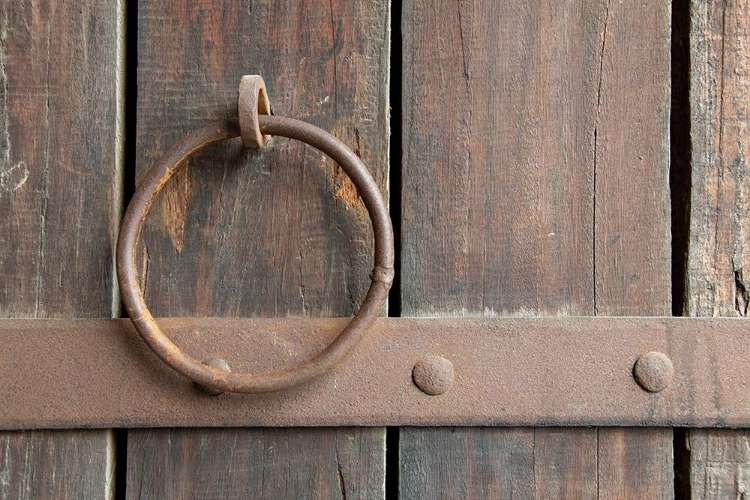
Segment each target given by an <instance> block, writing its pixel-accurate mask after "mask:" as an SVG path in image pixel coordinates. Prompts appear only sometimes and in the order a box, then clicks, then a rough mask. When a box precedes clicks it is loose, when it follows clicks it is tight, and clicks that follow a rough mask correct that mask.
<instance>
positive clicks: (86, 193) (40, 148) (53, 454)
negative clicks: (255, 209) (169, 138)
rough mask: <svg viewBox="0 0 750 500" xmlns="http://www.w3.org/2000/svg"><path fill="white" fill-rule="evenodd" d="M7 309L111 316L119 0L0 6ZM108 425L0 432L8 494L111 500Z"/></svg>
mask: <svg viewBox="0 0 750 500" xmlns="http://www.w3.org/2000/svg"><path fill="white" fill-rule="evenodd" d="M0 5H1V6H0V214H2V217H1V218H0V316H3V317H38V318H44V317H111V316H112V314H113V313H117V311H116V310H113V304H115V303H116V302H117V300H115V297H116V295H115V294H114V292H113V290H114V281H113V272H112V271H113V258H112V248H113V246H114V245H113V242H114V238H115V236H116V228H117V224H118V222H119V218H120V211H121V206H120V196H121V195H120V177H121V172H120V171H119V170H118V168H119V158H118V155H119V144H118V132H119V131H118V126H119V125H118V123H119V122H118V119H119V112H118V108H117V102H118V99H117V93H118V91H119V88H118V78H119V76H120V75H119V67H118V57H119V50H120V47H119V45H118V43H119V41H118V36H119V34H120V30H119V27H118V26H119V21H120V12H119V10H118V5H117V2H115V1H108V0H101V1H95V2H87V1H83V0H73V1H65V2H63V1H58V0H53V1H48V2H24V1H14V0H11V1H5V2H2V4H0ZM112 453H113V445H112V443H111V436H110V434H109V433H108V432H107V431H90V432H85V431H75V432H73V431H71V432H29V433H3V434H0V498H8V499H11V498H13V499H15V498H105V497H107V496H108V495H110V494H111V493H112V490H111V481H110V479H111V475H112V473H113V466H114V464H113V457H112Z"/></svg>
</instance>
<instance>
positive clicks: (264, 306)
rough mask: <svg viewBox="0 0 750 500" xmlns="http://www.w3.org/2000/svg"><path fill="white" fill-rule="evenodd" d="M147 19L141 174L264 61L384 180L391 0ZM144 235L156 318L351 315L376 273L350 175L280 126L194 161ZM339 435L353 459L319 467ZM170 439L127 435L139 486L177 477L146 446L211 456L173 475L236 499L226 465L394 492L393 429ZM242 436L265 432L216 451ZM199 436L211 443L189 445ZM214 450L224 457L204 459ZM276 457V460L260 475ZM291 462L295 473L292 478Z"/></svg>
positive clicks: (175, 10)
mask: <svg viewBox="0 0 750 500" xmlns="http://www.w3.org/2000/svg"><path fill="white" fill-rule="evenodd" d="M138 18H139V19H138V51H139V60H138V122H137V123H138V126H137V146H138V153H137V163H138V171H139V172H140V173H142V172H143V170H144V168H146V167H147V166H148V165H149V163H151V162H152V161H153V160H155V159H156V158H157V157H158V156H160V155H161V154H162V153H164V152H165V151H166V149H167V148H168V147H169V146H170V145H171V144H172V143H173V142H174V141H175V140H176V139H177V138H179V137H181V136H182V135H183V134H184V133H185V132H186V131H188V130H191V129H193V128H194V127H197V126H198V125H200V124H202V123H205V122H206V121H208V120H211V119H215V118H222V117H229V116H231V115H233V114H234V113H236V109H235V108H236V99H237V87H238V85H239V81H240V77H241V76H242V75H243V74H260V75H262V76H263V78H264V79H265V82H266V85H267V87H268V93H269V96H270V99H271V102H272V105H273V108H274V112H275V113H276V114H278V115H283V116H289V117H293V118H298V119H302V120H305V121H309V122H311V123H313V124H315V125H317V126H319V127H321V128H323V129H325V130H328V131H331V132H332V133H333V134H334V135H336V136H337V137H338V138H339V139H341V140H342V141H343V142H344V143H346V144H347V145H349V146H350V147H351V148H352V149H353V150H354V151H355V152H356V153H357V154H358V155H359V156H360V157H361V158H362V159H363V161H364V163H365V164H366V165H367V166H368V167H369V168H370V170H371V172H372V173H373V175H374V177H375V179H376V181H377V182H378V184H379V185H380V187H381V189H382V191H383V193H384V194H386V193H387V188H388V158H387V154H388V121H387V116H388V115H387V113H388V103H387V96H388V61H389V47H390V44H389V22H390V19H389V7H388V3H387V2H370V1H364V0H362V1H356V2H346V1H332V2H329V3H326V4H318V3H315V2H310V1H307V2H298V1H292V0H275V1H272V2H249V1H246V2H234V1H230V0H226V1H223V2H218V3H217V2H186V1H180V0H177V1H172V2H158V1H140V2H139V6H138ZM143 241H144V244H143V246H142V254H141V262H142V269H143V275H142V281H143V283H144V286H145V295H146V301H147V303H148V304H149V306H150V307H151V310H152V312H153V313H154V315H155V316H164V315H174V316H253V315H257V316H265V317H273V316H282V317H284V316H349V315H352V314H353V313H354V312H355V311H356V310H357V309H358V308H359V303H360V301H361V300H362V299H363V298H364V295H365V292H366V290H367V287H368V286H369V283H370V280H369V277H368V274H369V271H370V270H371V268H372V251H373V250H372V249H373V246H372V236H371V231H370V223H369V221H368V219H367V214H366V211H365V208H364V205H363V204H362V203H361V200H360V199H359V198H358V197H357V195H356V191H355V190H354V188H353V185H352V184H351V183H350V182H349V181H348V180H347V179H346V178H345V176H344V174H343V172H342V171H341V170H340V169H339V168H338V167H337V166H336V165H334V164H333V163H332V162H331V161H330V160H328V159H327V158H326V157H324V156H323V155H322V154H320V153H318V152H317V151H315V150H312V149H311V148H307V147H305V146H304V145H302V144H300V143H296V142H290V141H288V140H286V139H281V138H278V139H274V140H273V142H272V143H271V144H270V145H269V146H268V147H267V148H266V149H264V150H263V151H259V152H254V153H252V152H246V151H243V150H242V149H241V147H240V145H239V143H238V142H237V141H234V142H232V143H228V144H225V145H221V146H219V147H216V148H214V149H213V150H212V151H211V152H208V153H206V154H204V155H201V156H200V157H199V158H197V159H195V160H194V161H191V162H190V163H189V164H188V168H187V169H185V170H183V171H182V172H180V173H178V174H177V176H176V178H174V179H172V180H171V181H170V184H169V185H167V187H166V188H165V193H164V194H163V196H161V198H160V199H159V200H157V201H156V205H155V207H154V209H153V210H152V213H151V214H150V216H149V218H148V219H147V221H146V227H145V230H144V236H143ZM227 361H228V362H229V363H230V365H231V364H232V359H228V360H227ZM347 432H348V433H349V434H346V433H347ZM344 435H346V436H351V438H352V439H353V442H352V443H348V444H347V445H346V446H347V447H346V450H350V451H347V452H346V453H347V454H348V456H347V459H346V462H345V464H346V465H345V466H343V465H342V468H341V469H340V471H339V473H338V474H336V473H330V474H329V473H321V472H319V471H323V470H325V471H328V472H330V471H335V470H336V468H335V466H334V465H333V464H335V463H336V462H337V457H336V452H337V450H339V448H340V447H337V446H334V445H332V444H331V443H332V442H334V441H335V440H336V439H339V440H341V439H343V437H342V436H344ZM171 437H172V434H170V432H169V431H162V432H142V431H134V432H131V433H130V435H129V439H128V449H129V455H130V456H131V457H132V458H131V459H129V465H128V477H129V478H130V479H129V483H128V495H129V496H130V498H135V497H141V498H152V497H153V495H155V494H156V492H158V491H164V488H168V483H166V482H167V481H171V478H170V477H169V476H167V475H164V474H161V473H160V472H159V469H157V468H147V469H146V470H145V471H143V473H142V474H140V473H138V472H137V471H136V470H134V467H135V466H134V465H133V464H135V463H136V460H137V459H136V458H135V455H134V454H137V450H141V449H144V448H145V447H148V448H149V449H153V450H156V451H155V453H158V460H159V461H164V462H166V463H179V464H181V468H184V469H185V470H195V469H197V468H203V469H202V470H203V471H204V472H205V474H203V475H188V474H186V475H184V476H182V477H181V478H180V481H181V483H180V486H179V488H184V491H191V490H203V491H205V492H206V493H205V495H204V497H205V498H226V497H225V496H224V494H223V491H224V490H222V486H221V485H220V484H219V482H216V481H221V479H220V478H219V476H218V475H219V474H220V471H225V470H227V469H228V468H229V467H231V468H232V470H233V474H236V477H242V476H245V477H242V481H243V484H247V485H254V486H255V488H256V489H255V491H258V488H260V487H261V485H262V488H263V492H264V495H266V497H268V498H284V497H287V495H288V494H289V492H290V491H294V492H296V493H295V496H297V497H300V498H305V497H308V496H312V497H324V498H325V497H327V494H326V492H329V491H334V492H337V494H338V492H339V483H340V482H345V483H346V485H347V488H348V490H347V498H354V497H356V495H355V496H352V495H354V494H353V493H352V494H350V493H349V492H350V491H353V492H356V491H362V492H365V493H363V495H364V496H366V497H370V498H373V497H382V496H383V495H384V491H383V483H384V479H383V474H384V466H385V464H384V459H385V457H384V454H383V446H384V439H385V430H384V429H377V430H373V431H370V432H352V431H331V430H315V429H310V430H305V431H298V430H294V429H283V430H277V431H269V430H262V429H257V430H253V429H244V430H238V431H236V432H233V433H231V434H227V433H226V432H225V431H197V430H196V431H195V432H184V433H181V434H180V440H181V443H182V444H181V445H180V446H179V447H178V448H173V447H170V446H169V444H168V443H169V440H170V438H171ZM235 439H239V440H240V441H242V442H248V443H258V442H263V443H264V445H263V446H264V447H265V451H264V450H263V449H262V448H260V447H257V446H256V447H255V448H253V449H252V450H250V451H247V452H243V453H242V454H240V455H234V456H231V455H227V454H223V453H219V450H223V449H225V448H226V447H227V446H229V445H230V444H231V443H230V440H231V441H232V442H233V441H234V440H235ZM346 439H349V437H347V438H346ZM199 447H202V448H201V449H202V451H201V454H203V455H200V454H196V455H187V456H185V457H181V456H180V455H179V453H181V450H183V449H197V448H199ZM268 450H275V451H274V452H273V454H269V451H268ZM339 453H343V452H342V451H340V450H339ZM207 455H208V456H212V457H215V459H214V460H212V462H211V463H210V464H206V463H202V462H201V463H198V462H199V461H201V460H202V458H201V457H202V456H207ZM339 458H341V457H340V456H339ZM342 464H343V462H342ZM272 468H279V469H280V470H277V471H274V472H272V473H268V472H267V473H266V475H268V474H271V475H268V477H267V478H266V479H265V480H264V473H263V470H264V469H266V470H270V469H272ZM285 475H290V476H295V477H296V479H295V480H294V487H292V486H290V485H289V484H287V482H286V477H287V476H285ZM377 476H380V477H378V479H377V480H376V481H375V482H374V483H372V484H366V482H368V481H369V479H367V478H370V477H377ZM135 478H137V480H136V479H135ZM206 478H215V479H206ZM136 481H137V483H136ZM136 484H137V486H136ZM141 485H142V486H143V487H144V489H141ZM136 487H137V488H138V489H137V490H136V489H135V488H136ZM226 492H227V494H228V495H229V496H230V497H231V496H232V494H233V493H234V494H236V495H237V497H242V498H244V497H245V495H246V493H247V492H246V491H244V490H242V489H239V490H231V489H227V490H226ZM342 493H343V492H342ZM370 493H371V495H370Z"/></svg>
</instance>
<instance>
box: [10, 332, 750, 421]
mask: <svg viewBox="0 0 750 500" xmlns="http://www.w3.org/2000/svg"><path fill="white" fill-rule="evenodd" d="M158 321H159V323H160V324H161V325H162V327H163V329H164V330H165V332H167V334H168V335H169V336H170V337H171V338H172V339H173V340H174V341H175V342H176V343H177V344H178V345H180V346H181V347H182V348H184V349H185V350H186V351H187V352H189V353H190V354H191V355H193V356H195V357H197V358H199V359H205V358H211V357H219V358H223V359H226V360H227V361H228V362H229V363H230V365H231V366H232V368H233V369H234V370H238V371H253V372H258V373H259V372H261V371H269V370H279V369H283V368H285V367H291V366H294V365H295V364H298V363H300V362H302V361H304V360H306V359H309V358H310V357H311V356H312V355H313V354H314V353H316V352H318V351H319V350H321V349H323V348H324V347H325V346H326V345H327V344H328V343H329V342H330V341H331V340H332V339H333V338H334V337H335V336H336V335H337V334H338V332H339V331H340V329H341V328H342V327H343V326H344V325H345V324H346V322H347V321H348V320H347V319H223V318H181V319H161V320H158ZM748 330H750V322H748V321H747V320H743V319H717V318H711V319H695V318H604V317H595V318H585V317H578V318H503V319H466V318H430V319H427V318H424V319H409V318H382V319H378V320H377V321H376V322H375V324H374V325H373V327H372V329H371V330H370V331H369V332H368V334H367V335H366V337H365V339H364V340H363V341H362V342H361V343H360V344H359V345H357V347H356V348H355V349H354V350H353V352H352V353H351V355H350V356H349V357H348V358H347V359H346V360H345V361H344V362H343V363H342V364H340V365H339V366H337V367H336V368H335V369H334V370H333V371H331V372H330V373H328V374H326V375H323V376H321V377H319V378H317V379H314V380H313V381H311V382H309V383H307V384H305V385H302V386H299V387H296V388H293V389H289V390H284V391H280V392H273V393H265V394H246V395H239V394H223V395H221V396H218V397H211V396H207V395H206V394H204V393H202V392H200V391H198V390H196V389H195V388H194V387H193V385H192V384H191V382H189V381H188V380H186V379H185V378H183V377H182V376H180V375H179V374H177V373H176V372H174V371H172V370H171V369H169V368H168V367H167V366H166V365H164V364H163V363H161V362H160V361H159V360H158V359H157V358H156V356H155V355H154V354H153V353H152V352H151V351H150V350H149V349H148V348H147V347H146V346H145V345H144V344H143V342H142V341H141V339H140V338H139V337H138V335H137V334H136V333H135V331H134V330H133V327H132V326H131V324H130V321H129V320H127V319H124V320H0V367H2V369H1V370H2V371H1V373H0V375H1V376H0V429H3V430H11V429H39V428H84V427H85V428H89V427H173V426H178V427H187V426H189V427H224V426H332V425H333V426H335V425H365V426H370V425H389V426H390V425H451V426H454V425H455V426H464V425H535V426H536V425H605V426H607V425H636V426H640V425H648V426H675V425H679V426H701V427H703V426H723V427H741V426H750V369H748V367H749V366H750V349H748V335H747V334H748ZM652 351H658V352H660V353H663V354H665V355H666V356H667V357H668V358H669V359H670V360H671V362H672V365H673V367H674V375H673V376H672V378H671V382H670V383H669V385H668V386H667V387H666V389H664V390H662V391H661V392H656V393H653V392H647V391H646V390H644V389H643V388H641V386H640V385H639V384H638V383H637V382H636V381H635V379H634V376H633V367H634V365H635V364H636V361H637V360H638V359H639V357H641V356H642V355H643V354H645V353H648V352H652ZM437 356H440V357H442V358H445V359H447V360H448V361H450V364H452V365H453V371H454V380H453V382H452V383H450V380H441V379H440V374H439V373H438V376H437V379H434V377H433V379H431V378H430V373H431V372H430V369H429V367H430V366H432V365H430V363H432V362H433V361H434V360H435V359H437V360H438V363H437V364H436V365H435V366H437V367H438V368H444V366H443V365H441V362H444V360H441V359H440V358H439V357H437ZM418 364H419V365H420V368H419V370H418V372H419V373H418V376H417V378H419V379H420V383H421V384H422V385H423V389H426V390H428V392H430V391H431V392H441V391H443V390H445V389H446V388H447V391H445V392H444V393H442V394H440V395H428V394H427V393H425V392H423V391H422V390H420V389H419V388H418V387H417V386H416V385H415V383H414V377H413V372H414V366H415V365H418ZM425 366H426V367H427V368H425ZM448 366H449V365H448ZM425 374H426V375H425ZM424 377H426V379H425V378H424Z"/></svg>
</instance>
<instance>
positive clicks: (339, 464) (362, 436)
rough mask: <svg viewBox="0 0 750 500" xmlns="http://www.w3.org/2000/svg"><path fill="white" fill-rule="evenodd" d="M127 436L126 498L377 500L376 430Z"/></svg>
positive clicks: (379, 458)
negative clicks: (341, 499)
mask: <svg viewBox="0 0 750 500" xmlns="http://www.w3.org/2000/svg"><path fill="white" fill-rule="evenodd" d="M165 436H166V439H164V437H165ZM130 437H131V438H132V439H133V441H134V444H133V445H129V447H128V456H129V457H128V494H127V498H129V499H138V498H188V497H189V498H258V499H277V498H346V499H351V498H353V499H369V498H382V497H383V465H384V463H385V460H384V459H385V439H384V438H385V435H384V433H383V432H382V430H381V429H377V428H359V429H354V428H343V427H342V428H337V429H330V428H327V429H284V430H283V431H280V430H279V429H273V428H268V429H257V430H253V431H248V430H247V429H202V430H198V429H192V430H191V429H175V430H138V431H131V433H130ZM376 443H377V444H376ZM363 444H365V446H366V449H365V450H364V451H365V452H364V453H363V450H362V449H361V446H362V445H363ZM324 457H325V458H324Z"/></svg>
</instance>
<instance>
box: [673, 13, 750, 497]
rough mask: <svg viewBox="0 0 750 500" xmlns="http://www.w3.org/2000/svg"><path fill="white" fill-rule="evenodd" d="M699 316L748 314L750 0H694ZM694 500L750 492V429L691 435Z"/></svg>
mask: <svg viewBox="0 0 750 500" xmlns="http://www.w3.org/2000/svg"><path fill="white" fill-rule="evenodd" d="M690 6H691V25H690V63H691V65H690V111H691V117H690V132H691V133H690V137H691V141H692V162H691V163H692V165H691V166H692V192H691V198H690V210H689V213H690V239H689V241H688V245H689V252H688V269H687V286H686V297H685V299H686V304H687V306H686V308H685V312H686V314H688V315H690V316H747V307H748V303H750V295H749V294H748V290H750V287H748V285H747V276H745V275H746V274H748V271H747V270H748V269H749V268H750V252H748V249H749V248H750V197H748V193H747V186H748V182H750V176H748V172H747V171H748V163H747V159H746V154H747V151H748V150H750V134H748V127H749V126H750V108H749V107H748V99H749V98H750V76H749V75H750V2H748V1H747V0H733V1H727V2H716V1H703V0H700V1H699V0H693V1H692V2H691V3H690ZM687 441H688V443H687V445H688V446H687V447H688V449H689V451H690V489H691V492H692V497H693V498H694V499H719V498H742V497H745V496H747V495H750V480H749V479H748V478H750V451H749V450H750V431H748V430H737V431H729V430H694V431H689V432H688V433H687Z"/></svg>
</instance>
